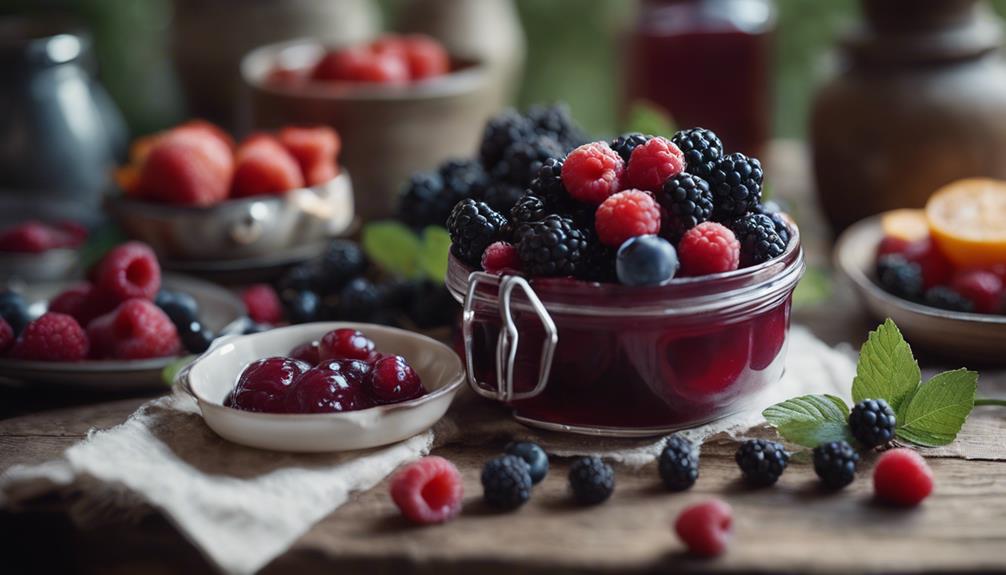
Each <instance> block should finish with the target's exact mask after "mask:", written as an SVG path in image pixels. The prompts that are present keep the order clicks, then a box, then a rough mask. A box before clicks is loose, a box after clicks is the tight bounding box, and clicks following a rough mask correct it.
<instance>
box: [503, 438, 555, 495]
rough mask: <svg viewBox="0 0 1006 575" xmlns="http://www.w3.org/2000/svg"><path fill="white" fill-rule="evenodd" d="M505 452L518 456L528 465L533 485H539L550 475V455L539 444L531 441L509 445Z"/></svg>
mask: <svg viewBox="0 0 1006 575" xmlns="http://www.w3.org/2000/svg"><path fill="white" fill-rule="evenodd" d="M503 452H504V453H506V454H507V455H516V456H517V457H520V458H521V459H523V460H524V462H525V463H527V466H528V474H529V475H530V476H531V483H534V484H537V483H539V482H541V480H542V479H545V476H546V475H548V454H546V453H545V450H544V449H542V448H541V447H539V446H538V444H536V443H531V442H530V441H518V442H515V443H509V444H507V446H506V447H505V448H504V449H503Z"/></svg>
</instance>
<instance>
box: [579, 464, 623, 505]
mask: <svg viewBox="0 0 1006 575" xmlns="http://www.w3.org/2000/svg"><path fill="white" fill-rule="evenodd" d="M569 486H570V488H571V489H572V490H573V497H574V498H575V499H576V500H577V502H579V503H581V504H583V505H596V504H598V503H601V502H603V501H605V500H606V499H608V498H609V497H611V494H612V493H614V491H615V471H614V470H613V469H612V468H611V466H610V465H608V464H607V463H605V462H604V461H603V460H602V459H601V458H600V457H597V456H593V455H592V456H589V457H581V458H579V459H577V460H576V461H575V462H574V463H573V466H572V467H570V469H569Z"/></svg>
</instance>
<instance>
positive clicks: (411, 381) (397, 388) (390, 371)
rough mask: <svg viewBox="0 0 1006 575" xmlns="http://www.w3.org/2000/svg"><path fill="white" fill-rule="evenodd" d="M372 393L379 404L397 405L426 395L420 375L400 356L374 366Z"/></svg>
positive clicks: (392, 356) (386, 358) (389, 358)
mask: <svg viewBox="0 0 1006 575" xmlns="http://www.w3.org/2000/svg"><path fill="white" fill-rule="evenodd" d="M370 393H371V395H373V396H374V399H375V400H377V402H378V403H397V402H399V401H406V400H409V399H415V398H417V397H419V396H421V395H423V394H425V393H426V389H424V388H423V382H422V381H421V380H420V378H419V374H417V373H416V371H415V370H414V369H412V367H411V366H410V365H409V364H408V362H406V361H405V358H404V357H402V356H400V355H390V356H387V357H385V358H383V359H381V360H380V361H378V362H377V363H375V364H374V371H373V373H372V374H371V377H370Z"/></svg>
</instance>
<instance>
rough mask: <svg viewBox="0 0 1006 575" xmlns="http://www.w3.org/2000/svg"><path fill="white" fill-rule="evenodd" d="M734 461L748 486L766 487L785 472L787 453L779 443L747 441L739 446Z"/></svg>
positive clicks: (787, 460) (787, 462)
mask: <svg viewBox="0 0 1006 575" xmlns="http://www.w3.org/2000/svg"><path fill="white" fill-rule="evenodd" d="M734 459H735V460H736V461H737V466H738V467H740V469H741V473H743V474H744V480H745V481H747V482H748V484H750V485H754V486H757V487H767V486H769V485H772V484H774V483H775V482H776V481H778V480H779V477H780V476H781V475H782V473H783V471H785V470H786V466H787V465H788V464H789V453H787V452H786V449H785V448H784V447H783V446H782V444H781V443H776V442H775V441H768V440H766V439H749V440H748V441H745V442H744V443H743V444H741V446H740V449H738V450H737V453H736V455H735V456H734Z"/></svg>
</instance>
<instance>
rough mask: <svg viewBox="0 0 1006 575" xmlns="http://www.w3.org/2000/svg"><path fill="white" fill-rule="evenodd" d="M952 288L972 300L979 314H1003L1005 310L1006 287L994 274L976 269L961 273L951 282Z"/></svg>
mask: <svg viewBox="0 0 1006 575" xmlns="http://www.w3.org/2000/svg"><path fill="white" fill-rule="evenodd" d="M950 287H951V288H953V289H954V290H956V291H957V293H959V294H961V295H962V296H963V297H965V298H967V299H969V300H971V301H972V302H973V303H974V305H975V311H977V312H979V313H1001V312H1002V310H1003V292H1004V291H1006V285H1004V283H1003V279H1002V278H1001V277H999V276H998V275H996V274H995V273H994V272H991V271H988V270H975V269H973V270H962V271H959V272H957V273H956V274H955V275H954V279H953V280H952V281H951V282H950Z"/></svg>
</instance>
